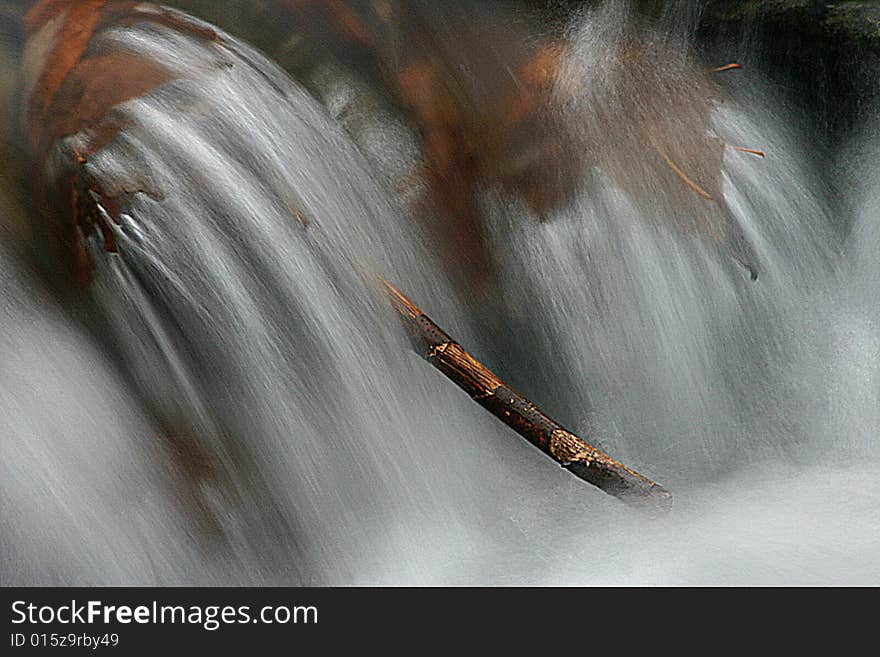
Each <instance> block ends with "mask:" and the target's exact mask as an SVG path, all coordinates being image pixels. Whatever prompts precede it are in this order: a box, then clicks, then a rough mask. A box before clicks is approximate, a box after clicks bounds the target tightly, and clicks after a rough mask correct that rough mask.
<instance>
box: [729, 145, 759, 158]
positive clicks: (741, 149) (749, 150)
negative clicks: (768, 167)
mask: <svg viewBox="0 0 880 657" xmlns="http://www.w3.org/2000/svg"><path fill="white" fill-rule="evenodd" d="M728 145H729V144H728ZM730 147H731V148H732V149H733V150H735V151H739V152H740V153H751V154H752V155H757V156H758V157H765V155H764V151H759V150H756V149H754V148H745V147H743V146H730Z"/></svg>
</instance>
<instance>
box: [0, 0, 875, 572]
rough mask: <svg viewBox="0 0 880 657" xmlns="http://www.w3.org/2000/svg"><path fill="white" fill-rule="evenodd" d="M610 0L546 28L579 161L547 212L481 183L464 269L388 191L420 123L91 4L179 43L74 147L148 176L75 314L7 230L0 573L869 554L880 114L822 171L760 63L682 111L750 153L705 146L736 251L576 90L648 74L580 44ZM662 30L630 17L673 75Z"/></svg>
mask: <svg viewBox="0 0 880 657" xmlns="http://www.w3.org/2000/svg"><path fill="white" fill-rule="evenodd" d="M631 29H633V28H632V26H631V24H630V17H629V16H628V15H627V13H626V12H625V11H623V10H622V9H621V6H618V5H612V6H611V7H610V8H606V9H604V10H600V11H598V12H589V13H584V14H583V15H581V16H579V17H578V18H577V20H576V21H575V23H574V24H573V25H572V26H571V28H570V38H571V40H572V42H573V44H574V45H573V48H572V49H571V52H570V53H569V55H568V57H569V59H568V61H567V62H566V66H565V67H564V68H563V73H562V77H561V78H560V79H559V80H557V87H558V91H559V93H560V94H563V93H565V94H569V93H571V90H572V89H575V90H577V93H578V94H580V95H579V96H577V97H576V99H575V101H574V102H571V103H568V104H565V105H563V112H567V114H565V116H564V118H565V120H566V121H569V122H574V123H575V131H576V132H578V133H579V134H580V136H581V138H582V139H583V140H584V146H585V147H587V146H588V147H589V149H590V155H591V157H593V158H594V161H593V162H592V163H591V165H590V166H588V167H587V169H586V170H585V172H584V174H583V181H582V185H581V188H580V191H579V192H578V194H577V195H576V197H575V198H574V200H573V201H572V202H571V203H569V204H567V205H566V206H565V207H562V208H560V209H558V210H556V211H555V212H553V213H552V214H551V216H548V217H547V218H546V220H545V221H543V222H537V221H535V220H534V218H533V217H532V216H530V214H529V212H528V211H527V210H526V209H525V207H524V206H523V204H522V203H519V202H517V201H514V200H511V199H509V198H506V197H504V196H503V195H502V194H500V193H493V192H487V193H485V194H484V195H483V197H482V198H481V206H482V209H483V215H484V218H485V230H486V233H487V235H488V242H489V244H490V247H491V248H490V252H491V253H492V254H493V258H494V260H495V265H496V268H497V290H495V291H493V292H492V293H490V294H489V295H488V297H485V296H483V297H478V296H477V295H476V294H469V293H468V290H463V289H460V288H456V287H455V286H454V285H452V284H451V283H450V282H449V281H447V277H446V275H445V273H444V270H443V268H442V266H441V263H440V262H439V261H438V258H439V256H438V255H437V253H436V249H434V245H433V244H432V243H431V240H430V237H429V236H428V235H427V234H425V233H424V231H423V230H422V228H421V227H420V225H419V224H418V223H417V222H415V221H413V219H412V218H411V216H410V214H409V209H408V207H407V204H406V201H407V198H406V195H405V194H398V193H396V191H395V183H396V181H397V180H398V179H399V178H400V176H402V175H405V173H406V171H407V169H408V166H409V163H410V162H412V161H413V159H414V156H413V153H412V150H413V145H412V144H413V142H414V138H413V135H412V134H409V133H408V132H407V129H406V128H404V127H403V126H402V125H401V124H400V123H399V122H396V121H394V120H393V119H392V118H391V117H390V116H386V115H384V114H382V113H373V114H371V118H370V120H363V121H361V122H359V123H357V125H354V124H353V122H352V117H353V116H354V118H357V116H356V113H353V112H352V111H348V112H347V111H346V107H347V103H350V102H352V99H355V98H357V96H358V94H359V93H362V90H361V89H359V88H358V87H357V85H356V84H355V83H351V82H350V81H346V80H345V79H340V78H339V77H338V76H337V77H335V78H334V82H333V85H335V86H332V89H331V90H330V91H329V92H328V93H327V95H326V96H325V97H324V98H322V100H323V101H325V103H326V104H327V107H324V106H322V105H321V104H320V103H319V102H318V101H317V100H315V99H314V98H312V97H311V96H309V95H308V94H307V93H306V92H305V91H304V90H303V89H302V88H301V87H300V86H299V85H298V84H297V83H295V82H293V81H291V80H290V79H289V78H288V77H287V75H286V74H285V73H284V72H283V71H281V70H280V69H279V68H277V67H276V66H275V65H273V64H271V63H270V62H269V61H268V60H266V59H265V58H264V57H263V56H262V55H261V54H259V53H257V52H256V51H254V50H252V49H251V48H250V47H248V46H246V45H245V44H243V43H240V42H238V41H235V40H234V39H232V38H229V40H228V44H231V45H229V47H227V48H225V49H224V50H223V51H222V52H221V53H220V54H218V53H217V51H216V49H213V48H209V47H207V46H206V45H205V44H204V43H201V42H196V41H193V40H188V39H183V38H175V37H174V36H173V32H171V31H168V30H159V29H155V28H152V27H149V26H148V27H137V26H136V27H133V28H127V29H124V30H118V31H115V32H114V31H111V32H108V33H107V34H105V35H103V36H102V38H106V39H109V40H112V41H113V44H112V45H113V47H115V48H132V49H135V50H136V51H138V52H142V53H143V52H148V53H150V54H151V55H152V56H153V57H155V58H156V59H158V60H160V61H168V62H169V63H170V64H171V65H173V66H174V67H175V69H176V70H183V71H186V72H188V73H189V74H188V75H184V76H182V79H179V80H177V81H175V82H172V83H170V84H168V85H166V86H164V87H160V88H159V89H157V90H155V91H154V92H151V93H150V94H147V95H146V96H143V97H141V98H139V99H135V100H132V101H129V102H127V103H125V104H123V105H122V106H120V108H118V110H116V111H118V112H119V114H120V117H121V118H122V119H124V120H123V123H124V125H125V126H126V128H125V131H124V132H123V133H122V134H121V135H120V137H119V138H117V139H116V140H115V141H113V142H111V143H110V144H109V145H107V146H106V147H104V148H103V149H102V150H101V151H100V152H99V153H98V154H97V155H96V156H95V157H94V158H93V159H91V160H90V163H89V167H92V168H93V171H94V173H95V174H96V176H98V177H99V178H100V179H101V180H103V181H106V184H107V185H108V186H109V187H111V188H112V187H113V186H114V185H117V186H118V187H119V188H125V185H126V184H128V183H129V181H130V178H131V175H132V174H131V171H132V170H133V169H135V170H136V171H137V172H138V173H137V175H138V182H139V184H140V185H141V186H142V187H143V188H145V189H155V190H161V194H159V193H154V194H149V193H142V194H137V195H134V196H133V197H132V198H131V200H130V202H129V204H128V206H127V207H126V208H125V209H124V211H123V213H122V215H121V222H120V225H119V226H118V228H117V229H116V230H115V237H116V240H117V243H118V245H119V254H118V256H117V255H110V254H108V253H106V251H105V249H104V244H103V243H102V241H101V238H100V237H99V235H93V236H92V237H90V238H89V239H90V244H89V249H90V254H91V257H92V258H93V261H94V263H95V281H94V284H93V294H92V295H91V298H90V300H89V301H86V302H83V303H85V304H87V307H86V308H85V309H83V308H80V309H79V312H78V313H75V312H71V311H69V309H66V308H64V307H63V304H62V303H60V302H59V301H58V300H57V299H55V298H54V297H53V295H52V294H50V293H49V292H48V291H47V290H45V289H43V286H42V284H41V283H40V279H39V277H38V276H36V275H35V274H34V273H33V272H32V271H31V269H30V268H29V266H28V265H27V264H24V259H23V258H21V257H19V255H20V254H18V253H16V252H15V249H10V248H5V249H4V250H2V251H0V278H2V281H3V289H4V293H5V294H4V297H3V300H2V306H0V336H2V337H0V340H2V345H3V346H2V348H0V354H2V358H3V367H2V369H0V435H2V441H3V442H2V453H3V458H2V459H0V490H2V503H3V511H2V514H0V523H2V524H0V548H2V555H3V557H2V564H0V578H2V580H3V582H4V583H8V584H83V585H89V584H221V583H230V584H245V583H248V584H300V583H308V584H390V583H401V584H618V583H625V584H709V583H717V584H783V583H794V584H818V583H838V584H860V583H874V584H876V583H878V582H880V532H878V524H880V512H878V508H880V464H878V456H880V450H878V438H880V310H878V308H880V304H878V300H877V291H878V289H880V222H878V217H880V172H878V170H877V167H876V162H877V161H878V159H880V121H878V120H877V119H872V120H867V121H865V123H864V125H863V126H861V128H860V130H859V131H858V133H857V134H854V136H853V138H852V139H851V140H850V143H848V144H847V145H846V147H845V149H841V152H840V155H839V158H838V159H837V160H835V161H837V162H839V166H838V167H837V168H836V173H835V176H834V177H832V176H831V174H830V173H829V171H828V167H827V164H826V162H825V161H824V159H823V157H822V155H824V153H821V154H820V153H818V152H817V150H816V149H815V148H813V144H812V142H811V135H810V126H809V124H808V122H807V121H805V120H804V119H803V117H802V116H799V115H798V114H797V113H796V112H794V111H793V110H792V109H791V108H790V107H789V106H788V105H787V104H786V101H785V98H784V97H782V96H781V94H779V92H778V91H777V90H776V89H775V88H773V87H772V86H771V85H770V84H769V83H767V82H766V81H765V80H764V79H763V78H762V75H761V72H760V71H759V70H749V71H748V72H747V73H746V74H745V75H740V74H737V75H738V77H737V78H736V79H735V80H730V79H728V80H726V81H724V83H723V87H722V88H723V95H724V102H723V103H721V104H719V105H718V106H717V108H716V109H715V110H713V111H712V113H711V115H710V119H709V123H708V125H707V126H706V129H707V130H708V131H711V133H712V135H717V137H718V138H719V139H721V140H722V141H723V142H725V143H728V144H732V145H741V146H748V147H753V148H759V149H761V150H763V151H765V152H766V154H767V157H766V158H764V159H757V158H754V157H752V156H749V155H747V154H743V153H739V152H735V151H732V150H729V149H728V150H726V151H725V152H724V156H723V168H722V174H721V184H722V190H723V195H724V200H725V202H726V204H727V207H728V208H729V210H730V217H731V218H732V220H733V221H734V222H735V227H736V230H737V231H738V234H741V235H743V236H744V237H745V239H746V240H747V242H748V243H749V244H750V245H751V249H752V250H753V252H754V254H755V256H756V257H757V261H758V263H759V269H760V277H759V279H758V280H757V281H756V282H752V281H750V280H749V277H748V274H747V273H746V272H745V271H744V269H743V268H742V267H741V266H740V265H739V264H738V263H737V262H736V261H735V260H734V259H733V258H732V257H730V255H729V254H728V253H727V252H725V251H724V249H723V248H719V246H718V245H717V244H714V243H712V242H711V241H707V240H706V239H702V238H701V237H700V236H699V235H697V234H695V233H693V232H689V231H687V230H681V229H678V228H673V229H670V226H673V227H674V226H676V225H677V222H680V221H681V219H680V217H679V216H678V215H676V210H675V207H676V205H675V202H674V199H673V198H672V197H671V196H669V195H668V194H667V191H666V190H665V189H664V188H662V187H658V186H656V185H655V186H652V185H653V183H650V182H648V183H646V182H645V180H646V179H647V178H646V176H645V175H644V170H643V169H642V167H643V163H642V156H643V153H642V151H640V150H639V149H638V147H637V146H636V145H634V144H632V143H629V142H622V141H621V140H619V139H616V138H615V135H614V134H613V133H603V131H602V130H599V129H597V128H596V125H594V124H590V123H589V121H585V120H584V118H583V114H582V113H581V112H580V111H579V104H580V103H582V104H584V105H586V106H601V105H603V104H604V105H607V106H609V107H613V106H615V103H617V102H618V101H619V100H620V98H619V95H620V93H621V91H620V90H621V89H626V90H627V92H633V93H636V94H637V95H636V97H634V98H628V102H632V103H633V106H634V107H637V108H639V107H642V106H647V105H651V104H652V103H656V102H657V100H658V99H657V97H656V94H657V90H656V89H653V88H650V87H647V86H646V87H641V88H639V87H636V89H635V90H633V88H632V87H631V86H629V83H628V82H627V81H626V80H623V79H622V78H621V77H615V76H623V75H625V74H626V69H625V68H620V69H617V68H615V67H614V66H609V65H608V61H607V60H604V58H606V57H607V53H609V52H613V51H614V50H615V48H616V47H618V46H620V44H621V43H622V40H625V39H627V38H629V36H630V35H631V32H630V30H631ZM683 32H684V30H681V29H680V28H677V29H673V28H672V27H670V28H669V30H668V31H667V32H666V33H652V34H650V35H648V37H646V40H647V41H650V42H651V43H655V44H656V47H657V48H658V49H661V50H662V51H663V52H664V53H667V54H668V56H669V57H670V59H669V60H668V61H667V62H666V63H667V65H668V66H669V67H670V69H671V70H673V71H675V73H672V74H671V75H678V76H680V78H681V80H683V81H684V82H687V81H688V80H689V79H691V76H696V75H697V73H698V71H700V70H702V67H703V66H704V65H705V62H704V61H703V60H702V59H697V58H695V56H694V54H693V53H692V52H689V51H688V42H687V36H686V35H685V36H683V35H682V33H683ZM206 71H211V72H209V73H207V74H206ZM254 71H258V72H259V75H255V74H254ZM639 94H643V95H639ZM181 98H184V99H187V101H186V104H181V100H180V99H181ZM217 98H222V99H223V102H222V103H217V102H215V99H217ZM328 108H329V112H328ZM349 109H350V108H349ZM616 116H617V120H619V121H620V122H621V125H622V126H623V127H622V130H623V131H624V132H626V131H627V130H628V127H627V125H626V123H625V122H626V121H628V120H630V121H633V122H634V123H633V126H634V127H633V129H636V128H637V127H638V126H637V120H638V113H636V114H633V115H631V116H627V115H626V114H625V113H621V114H618V115H616ZM337 118H338V119H340V123H342V124H344V125H345V127H346V128H348V129H349V132H346V131H345V130H344V128H343V125H340V123H337V121H336V119H337ZM667 118H669V120H670V121H671V123H672V125H673V127H676V121H675V119H673V118H671V117H667ZM578 122H583V123H578ZM671 129H672V128H670V130H671ZM132 163H134V165H133V164H132ZM550 164H552V163H548V166H549V165H550ZM834 189H839V190H844V193H843V194H842V195H838V194H835V193H834V191H833V190H834ZM841 196H842V197H843V198H841ZM3 201H4V203H3V206H2V212H3V217H4V218H6V219H7V220H8V221H9V222H10V223H12V219H11V218H12V217H13V216H21V215H23V214H25V212H24V210H23V209H22V208H21V207H19V204H18V203H17V202H16V200H15V197H14V195H13V194H8V195H4V196H3ZM292 214H296V216H297V218H298V220H294V219H292ZM685 214H686V213H685ZM19 221H20V220H19ZM380 275H381V276H385V277H387V278H389V279H390V280H392V281H394V283H395V284H396V285H398V286H399V287H400V288H401V289H403V290H405V292H406V294H407V295H408V296H410V297H411V298H412V299H413V300H414V301H415V302H416V303H418V304H419V305H420V306H421V307H422V308H423V309H424V310H425V311H426V312H427V313H428V314H429V315H430V316H431V317H432V318H433V319H434V320H435V321H437V323H438V324H440V325H441V326H442V327H443V328H444V329H445V330H447V331H448V332H449V333H450V334H451V335H452V336H453V337H455V338H456V339H458V340H459V341H460V342H462V344H463V345H464V346H465V347H467V348H470V349H471V350H472V351H473V352H474V354H475V355H476V356H477V357H479V358H481V359H482V360H483V361H484V362H485V363H486V364H487V365H489V366H490V367H491V368H492V369H494V370H495V371H496V372H497V373H498V374H499V375H500V376H501V378H503V379H505V380H508V381H509V382H510V383H511V384H512V385H513V386H514V387H516V388H518V389H520V390H521V391H522V392H523V393H524V394H526V396H528V397H529V398H531V399H533V400H534V401H536V402H537V403H538V404H539V405H540V406H542V408H544V410H546V411H547V412H548V413H549V414H550V415H551V416H554V417H557V418H558V419H559V420H560V421H561V422H562V423H563V424H565V425H566V426H567V427H568V428H570V429H571V430H572V431H575V432H577V433H578V434H580V435H582V436H584V437H585V438H587V439H588V440H590V441H591V442H593V443H594V444H596V445H598V446H600V447H602V448H603V449H605V450H606V451H608V452H609V453H610V454H611V455H612V456H614V457H615V458H618V459H620V460H621V461H623V462H625V463H627V464H628V465H630V466H632V467H634V468H636V469H637V470H639V471H640V472H643V473H644V474H646V475H648V476H650V477H652V478H654V479H656V480H657V481H660V482H662V483H663V484H664V485H665V486H667V487H668V488H670V489H671V490H673V492H674V494H675V506H674V509H673V511H672V512H671V514H670V515H669V516H668V517H664V518H661V519H647V518H644V517H642V516H640V515H638V514H637V513H635V512H633V511H632V510H630V509H628V508H627V507H625V506H623V505H622V504H621V503H620V502H619V501H617V500H615V499H614V498H611V497H609V496H607V495H605V494H604V493H602V492H601V491H599V490H598V489H594V488H592V487H590V486H588V485H586V484H584V483H583V482H581V481H579V480H577V479H575V478H574V477H572V476H571V475H569V474H568V473H567V472H565V471H563V470H562V469H561V468H559V467H558V466H556V465H555V464H554V463H553V462H552V461H550V460H549V459H547V458H545V457H544V456H543V455H541V454H540V453H539V452H538V451H537V450H535V449H534V448H532V447H530V446H529V445H527V444H526V443H525V442H524V441H523V440H521V439H520V438H519V437H518V436H516V435H515V434H514V433H513V432H511V431H510V430H508V429H507V428H506V427H504V426H503V425H501V424H500V423H499V422H497V421H496V420H495V419H494V418H492V417H490V416H489V415H488V414H487V413H485V411H483V410H482V409H481V408H480V407H479V406H477V405H476V404H474V403H473V402H471V401H470V400H469V399H468V398H467V396H466V395H464V394H462V393H461V392H460V391H459V390H458V389H457V388H455V387H454V386H453V385H452V384H451V383H450V382H449V381H448V380H446V379H445V378H444V377H442V376H441V375H440V374H439V373H437V372H436V371H434V370H433V369H432V368H431V367H430V366H428V365H427V364H426V363H424V362H422V361H421V360H420V359H419V358H418V357H417V356H416V355H415V354H413V353H411V352H410V350H409V347H408V344H407V340H406V337H405V335H404V333H403V330H402V329H400V328H399V327H398V323H397V320H396V318H395V316H394V315H393V313H392V312H391V311H390V310H389V309H388V308H386V306H385V303H384V300H383V298H382V296H381V294H380V292H379V290H378V287H377V284H376V277H377V276H380ZM81 315H86V316H89V317H91V319H90V320H89V321H86V322H81V321H79V320H77V319H75V317H76V316H81Z"/></svg>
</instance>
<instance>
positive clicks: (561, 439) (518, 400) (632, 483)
mask: <svg viewBox="0 0 880 657" xmlns="http://www.w3.org/2000/svg"><path fill="white" fill-rule="evenodd" d="M383 283H384V285H385V288H386V290H387V292H388V296H389V298H390V300H391V305H392V306H393V307H394V309H395V310H396V311H397V314H398V315H399V316H400V319H401V321H402V322H403V325H404V327H405V328H406V330H407V331H408V333H409V335H410V338H411V340H412V343H413V346H414V348H415V350H416V351H417V352H418V353H419V355H420V356H422V357H423V358H424V359H425V360H427V361H428V362H429V363H431V365H433V366H434V367H436V368H437V369H438V370H440V371H441V372H443V374H445V375H446V376H447V377H448V378H449V379H451V380H452V381H453V382H454V383H455V384H456V385H458V386H459V387H460V388H461V389H462V390H464V391H465V392H466V393H468V394H469V395H470V396H471V397H472V398H473V399H474V401H476V402H477V403H478V404H480V405H481V406H482V407H483V408H485V409H486V410H488V411H489V412H490V413H492V414H493V415H494V416H495V417H497V418H498V419H499V420H501V421H502V422H504V423H505V424H506V425H507V426H509V427H510V428H511V429H513V430H514V431H516V432H517V433H518V434H519V435H521V436H522V437H523V438H525V439H526V440H528V441H529V442H530V443H532V444H533V445H535V446H536V447H537V448H538V449H540V450H541V451H542V452H544V453H545V454H547V455H549V456H550V457H551V458H552V459H553V460H554V461H556V462H557V463H559V464H560V465H562V467H564V468H565V469H566V470H568V471H569V472H571V473H572V474H573V475H575V476H576V477H579V478H580V479H583V480H584V481H586V482H589V483H591V484H593V485H594V486H596V487H598V488H600V489H602V490H603V491H605V492H606V493H608V494H609V495H614V496H615V497H617V498H619V499H620V500H622V501H623V502H626V503H627V504H631V505H634V506H638V507H641V508H645V509H648V510H651V511H655V512H656V511H663V512H665V511H668V510H669V509H670V508H671V507H672V494H671V493H670V492H669V491H667V490H666V489H665V488H663V487H662V486H660V485H659V484H657V483H655V482H653V481H651V480H650V479H648V478H647V477H644V476H642V475H640V474H639V473H638V472H636V471H634V470H632V469H630V468H628V467H626V466H625V465H623V464H622V463H618V462H617V461H615V460H614V459H612V458H611V457H610V456H608V455H607V454H605V453H604V452H601V451H600V450H598V449H596V448H595V447H593V446H592V445H590V444H588V443H587V442H586V441H584V440H583V439H581V438H579V437H578V436H576V435H574V434H573V433H571V432H569V431H566V430H565V429H564V428H563V427H562V426H560V425H559V424H558V423H557V422H556V421H555V420H553V419H552V418H550V417H549V416H547V415H546V414H544V413H543V412H542V411H541V410H540V409H539V408H538V407H537V406H535V405H534V404H532V403H531V402H530V401H529V400H528V399H526V398H525V397H523V396H522V395H521V394H519V393H518V392H516V391H515V390H512V389H511V388H509V387H508V386H507V385H505V383H504V382H503V381H502V380H501V379H499V378H498V377H497V376H496V375H495V374H494V373H492V372H491V371H490V370H489V369H488V368H486V367H485V366H484V365H483V364H482V363H480V362H479V361H478V360H476V359H475V358H474V357H473V356H471V355H470V354H469V353H468V352H467V351H465V349H464V348H463V347H462V346H461V345H460V344H458V343H457V342H455V341H454V340H453V339H452V338H451V337H449V335H447V334H446V332H445V331H443V329H441V328H440V327H439V326H437V324H435V323H434V322H433V321H432V320H431V319H430V318H429V317H428V316H427V315H425V314H424V313H423V312H422V311H421V310H420V309H419V308H418V307H417V306H416V305H415V304H413V303H412V302H411V301H410V300H409V299H407V298H406V297H405V296H404V295H403V293H401V292H400V290H398V289H397V288H396V287H394V286H393V285H392V284H391V283H389V282H388V281H385V280H383Z"/></svg>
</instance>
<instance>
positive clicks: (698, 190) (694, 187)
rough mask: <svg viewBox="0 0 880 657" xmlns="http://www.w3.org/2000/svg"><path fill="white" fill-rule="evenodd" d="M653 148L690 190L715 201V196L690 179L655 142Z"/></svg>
mask: <svg viewBox="0 0 880 657" xmlns="http://www.w3.org/2000/svg"><path fill="white" fill-rule="evenodd" d="M654 148H656V149H657V152H658V153H659V154H660V157H662V158H663V160H664V161H665V162H666V164H667V165H668V166H669V168H670V169H672V171H673V173H675V175H676V176H678V177H679V178H681V181H682V182H683V183H684V184H685V185H687V186H688V187H690V188H691V189H692V190H694V191H695V192H696V193H697V194H699V195H700V196H702V197H703V198H704V199H706V200H707V201H713V202H715V197H714V196H712V195H711V194H710V193H709V192H707V191H706V190H705V189H703V188H702V187H700V186H699V185H698V184H697V183H695V182H694V181H693V180H691V179H690V178H689V177H688V176H687V174H686V173H685V172H684V171H682V170H681V169H679V168H678V166H677V165H676V164H675V162H673V161H672V159H671V158H670V157H669V156H668V155H667V154H666V151H664V150H663V149H662V148H660V147H659V146H657V145H656V144H654Z"/></svg>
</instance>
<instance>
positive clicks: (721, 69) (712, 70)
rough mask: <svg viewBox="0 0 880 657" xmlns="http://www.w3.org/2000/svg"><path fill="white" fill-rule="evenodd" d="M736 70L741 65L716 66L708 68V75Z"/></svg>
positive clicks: (731, 63)
mask: <svg viewBox="0 0 880 657" xmlns="http://www.w3.org/2000/svg"><path fill="white" fill-rule="evenodd" d="M737 68H742V64H739V63H737V62H730V64H725V65H724V66H716V67H715V68H710V69H709V73H723V72H724V71H732V70H734V69H737Z"/></svg>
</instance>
